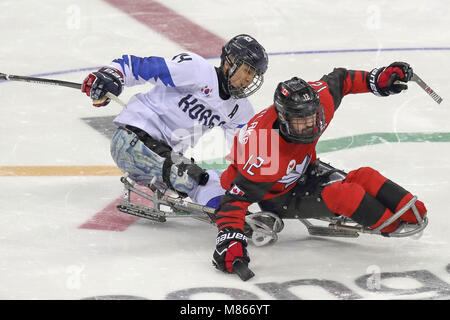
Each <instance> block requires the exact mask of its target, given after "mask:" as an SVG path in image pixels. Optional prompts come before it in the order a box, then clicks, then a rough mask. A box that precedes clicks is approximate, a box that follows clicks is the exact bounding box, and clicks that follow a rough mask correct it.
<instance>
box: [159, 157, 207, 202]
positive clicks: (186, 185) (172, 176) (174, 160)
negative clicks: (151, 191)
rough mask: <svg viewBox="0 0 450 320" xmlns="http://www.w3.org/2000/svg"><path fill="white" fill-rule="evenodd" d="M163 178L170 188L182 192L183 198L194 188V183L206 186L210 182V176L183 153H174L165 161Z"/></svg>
mask: <svg viewBox="0 0 450 320" xmlns="http://www.w3.org/2000/svg"><path fill="white" fill-rule="evenodd" d="M162 176H163V181H164V183H165V184H167V186H168V187H169V188H171V189H172V190H175V191H181V192H182V193H184V194H183V196H186V195H185V194H187V193H188V192H189V191H191V190H192V189H193V188H194V186H193V185H192V181H194V182H195V183H196V184H198V185H206V183H207V182H208V180H209V174H208V173H207V172H206V170H204V169H202V168H200V167H199V166H198V165H196V164H195V162H194V159H190V160H189V159H187V158H185V157H184V156H183V155H182V154H181V153H174V152H172V153H171V154H170V156H169V157H167V158H166V160H165V161H164V164H163V173H162ZM180 188H181V189H183V190H180Z"/></svg>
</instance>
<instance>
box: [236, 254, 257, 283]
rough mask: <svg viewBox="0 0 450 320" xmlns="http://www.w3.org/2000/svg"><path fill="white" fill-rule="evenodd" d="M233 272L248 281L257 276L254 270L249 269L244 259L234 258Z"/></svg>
mask: <svg viewBox="0 0 450 320" xmlns="http://www.w3.org/2000/svg"><path fill="white" fill-rule="evenodd" d="M233 272H234V273H236V274H237V275H238V276H239V278H241V280H242V281H247V280H249V279H251V278H253V277H254V276H255V274H254V273H253V271H252V270H250V269H249V267H248V265H247V263H245V262H244V261H243V260H242V259H236V260H234V262H233Z"/></svg>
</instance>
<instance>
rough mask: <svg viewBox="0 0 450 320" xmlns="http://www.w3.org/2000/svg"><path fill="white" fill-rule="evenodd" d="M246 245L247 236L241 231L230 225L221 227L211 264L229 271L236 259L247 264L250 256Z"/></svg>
mask: <svg viewBox="0 0 450 320" xmlns="http://www.w3.org/2000/svg"><path fill="white" fill-rule="evenodd" d="M246 247H247V237H246V236H245V235H244V233H243V232H242V231H240V230H238V229H233V228H231V227H226V228H223V229H222V230H220V231H219V234H218V235H217V239H216V250H215V251H214V254H213V265H214V266H215V267H216V268H217V269H219V270H221V271H223V272H229V273H233V262H234V261H235V260H237V259H239V260H241V261H243V262H244V263H245V264H246V265H248V263H249V262H250V258H249V257H248V254H247V249H246Z"/></svg>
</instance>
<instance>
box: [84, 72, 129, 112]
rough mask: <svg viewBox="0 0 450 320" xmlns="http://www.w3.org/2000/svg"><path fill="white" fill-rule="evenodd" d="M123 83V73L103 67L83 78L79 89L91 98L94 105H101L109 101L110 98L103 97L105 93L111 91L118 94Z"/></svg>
mask: <svg viewBox="0 0 450 320" xmlns="http://www.w3.org/2000/svg"><path fill="white" fill-rule="evenodd" d="M123 84H124V80H123V75H122V73H121V72H120V71H119V70H117V69H114V68H110V67H103V68H101V69H99V70H98V71H97V72H92V73H91V74H89V75H88V76H87V77H86V79H84V81H83V84H82V86H81V91H82V92H84V93H86V95H87V96H89V97H91V98H92V100H93V102H92V104H93V106H94V107H103V106H106V105H107V104H108V103H109V102H110V101H111V99H109V98H107V97H105V94H106V93H107V92H111V93H112V94H113V95H115V96H118V95H119V94H121V93H122V89H123Z"/></svg>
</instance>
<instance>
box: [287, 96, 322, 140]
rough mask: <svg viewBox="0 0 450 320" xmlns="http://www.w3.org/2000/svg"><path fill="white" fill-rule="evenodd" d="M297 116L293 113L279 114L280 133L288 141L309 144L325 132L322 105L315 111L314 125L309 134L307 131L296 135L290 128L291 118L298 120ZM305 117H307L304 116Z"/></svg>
mask: <svg viewBox="0 0 450 320" xmlns="http://www.w3.org/2000/svg"><path fill="white" fill-rule="evenodd" d="M299 117H301V116H299V114H295V113H280V122H281V126H280V131H281V133H282V134H283V135H285V136H286V137H287V138H288V139H289V140H291V141H292V142H295V143H301V144H310V143H313V142H314V141H316V139H317V138H319V137H320V136H321V135H322V133H323V132H324V130H325V112H324V109H323V106H322V104H320V105H319V106H318V107H317V111H316V121H315V123H314V129H313V130H312V132H309V131H308V130H307V129H306V130H303V131H302V132H301V133H296V132H295V131H294V130H292V129H291V128H290V125H289V124H290V120H291V119H293V118H299ZM305 117H307V115H305Z"/></svg>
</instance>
